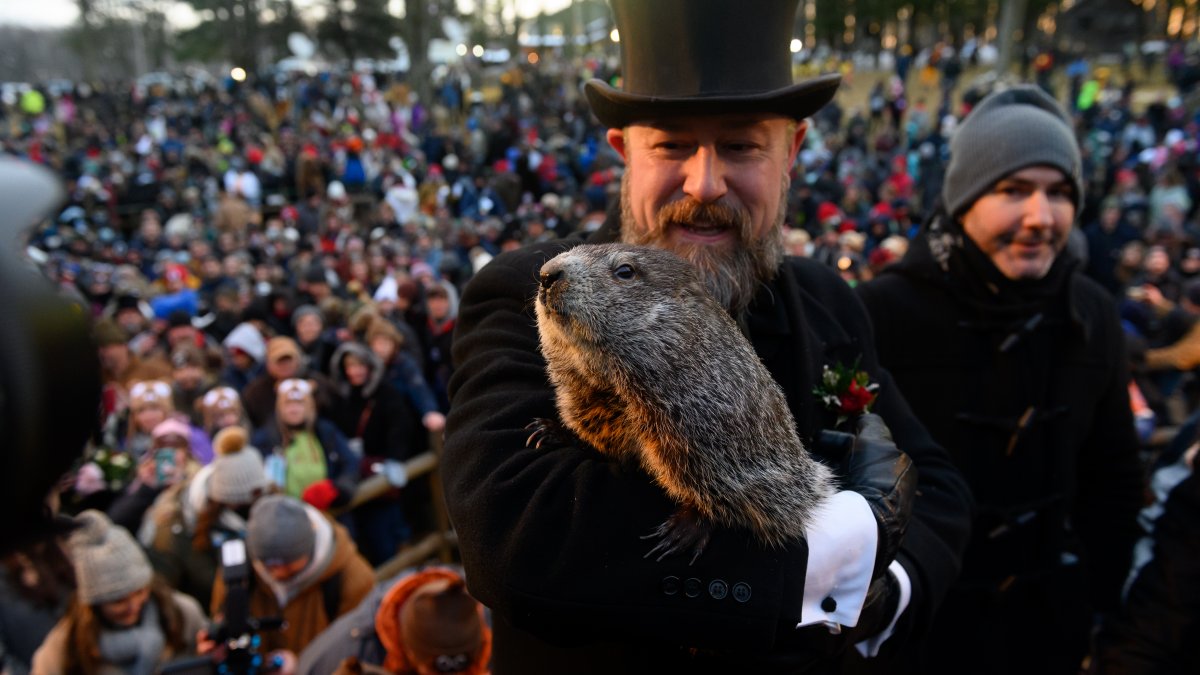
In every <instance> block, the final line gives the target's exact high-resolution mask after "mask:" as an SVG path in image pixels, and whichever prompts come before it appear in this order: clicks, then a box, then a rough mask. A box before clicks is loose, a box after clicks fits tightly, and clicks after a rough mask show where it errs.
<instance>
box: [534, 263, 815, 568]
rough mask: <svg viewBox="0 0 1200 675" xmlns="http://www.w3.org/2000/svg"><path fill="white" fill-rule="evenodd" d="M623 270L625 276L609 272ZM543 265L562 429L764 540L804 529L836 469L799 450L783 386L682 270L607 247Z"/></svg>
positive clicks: (545, 347) (542, 315)
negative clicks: (628, 275) (628, 270)
mask: <svg viewBox="0 0 1200 675" xmlns="http://www.w3.org/2000/svg"><path fill="white" fill-rule="evenodd" d="M622 265H629V266H631V267H632V268H633V270H634V274H635V276H634V278H633V279H631V280H622V279H618V278H617V277H616V276H615V274H614V273H615V272H616V271H617V270H618V269H619V268H620V267H621V266H622ZM541 272H542V278H543V286H542V289H541V290H540V291H539V293H538V298H537V317H538V332H539V336H540V339H541V347H542V353H543V355H544V356H545V358H546V361H547V365H548V372H549V375H550V380H551V382H552V383H553V385H554V387H555V393H556V397H557V406H558V411H559V415H560V416H561V418H562V421H563V424H564V425H565V426H566V427H567V428H568V429H570V430H571V431H573V432H574V433H575V434H576V435H578V436H579V437H580V438H581V439H583V440H584V441H586V442H587V443H589V444H591V445H592V446H594V447H595V448H596V449H597V450H599V451H600V452H601V453H603V454H606V455H609V456H612V457H615V458H618V459H623V460H624V459H630V460H635V461H639V462H640V463H641V465H642V466H643V467H644V468H645V470H646V471H647V472H649V473H650V475H651V476H653V477H654V479H655V480H656V481H657V482H658V484H659V485H661V486H662V487H663V488H664V489H665V490H666V492H667V493H668V494H669V495H670V496H671V497H672V498H673V499H675V500H676V501H678V502H679V503H680V504H681V506H690V507H693V508H695V509H696V510H697V511H698V512H699V513H700V514H701V515H702V516H703V517H704V518H706V519H707V520H709V521H711V522H713V523H717V524H720V525H724V526H742V527H746V528H749V529H750V530H751V531H753V532H754V534H755V535H756V536H757V538H758V539H759V540H760V541H762V542H763V543H765V544H768V545H772V546H779V545H782V544H784V543H786V542H789V541H794V540H796V539H799V538H801V537H803V535H804V529H805V525H806V524H807V523H808V522H809V520H810V519H811V517H812V514H813V511H814V510H815V509H816V507H817V506H818V505H819V504H820V503H821V501H822V500H823V499H825V498H826V497H828V496H829V495H831V494H832V493H833V491H834V488H833V476H832V473H831V472H830V470H829V469H828V468H827V467H826V466H824V465H823V464H821V463H820V462H818V461H816V460H814V459H812V458H811V457H810V456H809V454H808V452H807V451H806V450H805V449H804V446H803V444H802V443H801V442H800V438H799V436H798V435H797V433H796V427H795V422H794V421H793V419H792V416H791V412H790V411H789V409H788V407H787V401H786V399H785V397H784V393H783V390H782V389H781V388H780V387H779V385H778V384H777V383H776V382H775V381H774V380H773V379H772V378H771V375H770V373H769V372H768V371H767V369H766V367H765V366H763V364H762V362H761V361H760V360H759V358H758V355H757V354H756V353H755V352H754V348H753V347H752V346H751V345H750V343H749V341H748V340H746V338H745V337H744V336H743V335H742V333H741V331H740V330H739V329H738V327H737V324H736V323H734V321H733V320H732V319H731V318H730V316H729V314H728V313H727V312H726V311H725V310H724V309H723V308H722V307H721V306H720V305H719V304H718V303H717V302H716V300H714V299H713V298H712V296H710V295H709V294H708V292H707V291H706V290H705V288H704V285H703V283H702V282H701V280H700V279H699V277H698V274H697V272H696V271H695V269H694V268H693V267H692V265H691V264H690V263H688V262H687V261H685V260H684V259H682V258H680V257H678V256H676V255H674V254H672V253H670V252H667V251H663V250H660V249H654V248H648V247H641V246H629V245H624V244H604V245H584V246H577V247H575V248H573V249H571V250H569V251H567V252H565V253H562V254H560V255H559V256H557V257H555V258H554V259H552V260H550V261H549V262H547V263H546V264H545V265H544V266H543V267H542V270H541ZM556 275H557V281H556V282H555V283H553V285H550V284H549V283H548V281H547V279H548V278H554V277H555V276H556Z"/></svg>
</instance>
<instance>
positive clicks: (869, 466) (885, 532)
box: [820, 413, 917, 601]
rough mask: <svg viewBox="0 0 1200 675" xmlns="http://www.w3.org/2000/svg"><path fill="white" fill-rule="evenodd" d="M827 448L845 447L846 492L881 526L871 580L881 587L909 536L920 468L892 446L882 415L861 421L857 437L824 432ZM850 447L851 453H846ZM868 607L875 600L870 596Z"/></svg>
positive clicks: (821, 442)
mask: <svg viewBox="0 0 1200 675" xmlns="http://www.w3.org/2000/svg"><path fill="white" fill-rule="evenodd" d="M820 444H821V445H822V446H824V447H826V448H829V447H834V448H836V446H839V445H841V446H843V452H844V453H845V454H844V458H843V460H842V471H841V475H842V476H844V480H843V484H842V488H843V489H845V490H851V491H854V492H857V493H858V494H860V495H862V496H863V497H864V498H866V500H867V504H869V505H870V506H871V512H872V513H874V514H875V521H876V522H877V523H878V524H879V545H878V547H877V548H876V553H875V568H874V571H873V572H872V574H871V577H872V579H874V580H876V581H878V580H879V579H880V577H881V576H882V575H884V574H885V572H886V570H887V566H888V565H890V564H892V561H893V560H895V558H896V552H897V551H898V550H899V549H900V542H901V541H903V539H904V533H905V532H906V531H907V530H908V519H909V517H910V516H911V515H912V505H913V497H914V496H915V495H916V490H917V468H916V467H915V466H913V464H912V460H911V459H909V457H908V455H906V454H904V453H903V452H901V451H900V449H899V448H897V447H896V444H895V443H894V442H893V441H892V433H891V432H890V431H888V428H887V425H886V424H884V423H883V418H881V417H880V416H879V415H874V414H870V413H868V414H865V415H862V416H861V417H859V419H858V430H857V434H856V435H854V436H850V435H849V434H843V433H839V432H822V434H821V440H820ZM847 446H848V447H847ZM867 599H868V601H870V599H871V598H870V594H869V593H868V598H867Z"/></svg>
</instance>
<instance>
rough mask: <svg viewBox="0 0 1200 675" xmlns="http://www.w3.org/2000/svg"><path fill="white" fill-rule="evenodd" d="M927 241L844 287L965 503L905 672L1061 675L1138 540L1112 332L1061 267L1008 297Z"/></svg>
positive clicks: (990, 277) (1098, 293)
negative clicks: (916, 657)
mask: <svg viewBox="0 0 1200 675" xmlns="http://www.w3.org/2000/svg"><path fill="white" fill-rule="evenodd" d="M950 227H953V226H950ZM939 231H940V232H945V233H946V235H940V234H939V235H937V238H936V241H935V247H934V248H936V249H937V250H938V251H940V252H944V254H943V255H940V256H935V255H934V253H933V248H931V246H930V238H929V235H928V233H923V234H922V235H921V236H920V237H918V238H917V239H916V240H915V241H914V242H913V244H912V247H911V248H910V249H909V252H908V254H907V255H906V257H905V258H904V259H903V260H901V261H900V262H899V263H897V264H896V265H894V266H892V267H890V268H888V270H887V271H886V272H885V273H884V274H882V275H880V276H879V277H878V278H876V279H875V280H873V281H871V282H869V283H866V284H863V285H860V286H859V295H860V297H861V298H862V299H863V301H864V303H865V304H866V306H867V310H868V311H869V312H870V314H871V319H872V321H873V323H874V326H875V331H876V337H877V341H876V344H877V345H878V348H879V359H880V362H881V363H882V364H883V366H884V367H885V368H887V369H888V370H889V371H890V372H891V373H892V374H893V376H894V377H895V378H896V383H897V384H898V385H899V387H900V389H901V391H903V392H904V394H905V396H906V397H907V398H908V400H909V402H910V403H911V404H912V409H913V412H915V413H916V416H917V418H918V419H919V420H921V421H922V422H923V423H924V424H925V425H926V427H927V428H928V429H929V431H930V432H931V433H932V434H933V437H934V438H935V439H937V441H938V442H940V443H941V444H942V445H944V446H945V447H946V448H947V449H948V450H949V451H950V453H951V455H952V456H953V457H954V461H955V463H956V464H957V465H958V466H959V468H961V469H962V471H963V473H964V474H965V476H966V478H967V480H968V481H969V483H970V485H971V489H972V491H973V492H974V494H975V498H976V501H977V503H978V508H979V513H978V515H977V518H976V521H975V525H974V533H973V536H972V541H971V545H970V546H969V548H968V550H967V554H966V557H965V559H964V565H963V573H962V578H961V580H960V582H959V583H958V584H957V585H956V587H955V590H954V592H952V594H951V596H950V597H949V598H948V600H947V602H946V604H945V605H944V606H943V608H942V611H941V613H940V615H939V618H938V622H937V624H936V626H935V629H934V632H933V634H932V635H931V637H930V646H929V648H928V649H926V650H925V654H924V655H923V658H925V659H927V661H926V662H925V663H924V665H923V666H922V668H921V669H920V672H922V673H937V672H961V670H962V668H963V663H964V662H963V660H962V659H965V658H969V659H971V660H970V662H972V663H979V664H988V667H989V668H991V669H992V670H987V671H986V672H997V673H1001V672H1002V673H1013V672H1021V673H1026V674H1028V673H1034V672H1065V671H1063V670H1062V668H1070V667H1072V666H1073V667H1076V668H1077V667H1078V664H1079V659H1080V658H1082V656H1083V652H1082V651H1081V650H1086V642H1087V633H1088V630H1090V624H1091V614H1090V611H1089V610H1104V609H1111V608H1113V607H1115V605H1116V601H1117V597H1118V593H1119V590H1120V587H1121V582H1122V580H1123V578H1124V575H1125V573H1126V571H1127V570H1128V568H1129V560H1130V552H1131V549H1132V546H1133V543H1134V541H1135V539H1136V537H1137V528H1136V522H1135V518H1136V514H1137V510H1138V506H1139V503H1140V501H1141V496H1142V485H1141V483H1142V481H1141V476H1142V472H1141V469H1140V466H1139V464H1138V456H1137V449H1138V444H1137V438H1136V435H1135V432H1134V426H1133V418H1132V413H1131V411H1130V407H1129V397H1128V382H1129V376H1128V372H1127V368H1126V363H1125V358H1126V357H1125V352H1124V347H1123V344H1124V341H1123V334H1122V331H1121V326H1120V324H1119V322H1118V319H1117V313H1116V309H1115V307H1114V305H1113V301H1112V299H1111V298H1110V297H1109V294H1108V293H1107V292H1106V291H1104V289H1102V288H1101V287H1100V286H1099V285H1098V284H1097V283H1095V282H1094V281H1092V280H1091V279H1088V278H1086V277H1084V276H1083V275H1082V274H1079V273H1077V272H1074V271H1073V270H1072V269H1071V268H1070V267H1069V265H1070V264H1071V263H1070V262H1069V261H1068V259H1066V258H1063V257H1062V256H1060V260H1059V261H1058V262H1056V263H1055V266H1054V267H1053V268H1052V269H1051V272H1050V274H1049V275H1048V276H1047V277H1046V279H1045V280H1043V281H1044V283H1041V282H1039V283H1040V285H1037V286H1036V287H1029V286H1021V287H1020V289H1021V290H1020V292H1019V293H1018V292H1016V288H1017V287H1015V286H1007V285H1005V282H1004V281H1003V280H1002V279H999V278H998V275H999V272H998V271H996V270H995V268H994V266H991V263H990V261H987V262H986V265H985V264H983V262H982V261H983V260H984V259H985V257H983V254H982V252H979V251H978V249H973V248H970V247H969V246H968V245H963V244H961V243H959V244H953V245H951V244H949V242H951V241H954V242H961V241H962V239H959V238H956V237H953V236H950V237H949V238H946V236H948V230H939ZM943 264H944V265H945V266H944V267H943ZM994 289H1001V290H1000V291H999V292H998V293H999V294H997V291H996V290H994ZM1035 291H1036V292H1035ZM1068 523H1069V524H1068ZM1085 570H1086V572H1085ZM1085 583H1089V585H1090V587H1089V588H1085V587H1084V584H1085ZM1043 648H1045V650H1047V651H1039V650H1042V649H1043ZM1054 654H1056V655H1057V658H1058V659H1061V660H1057V661H1056V658H1055V657H1053V656H1051V655H1054ZM930 659H936V660H937V661H938V663H934V662H933V661H932V660H930ZM1064 663H1066V664H1067V665H1064ZM979 672H985V671H984V670H980V671H979Z"/></svg>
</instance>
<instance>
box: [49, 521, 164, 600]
mask: <svg viewBox="0 0 1200 675" xmlns="http://www.w3.org/2000/svg"><path fill="white" fill-rule="evenodd" d="M75 522H76V523H78V524H79V527H78V528H77V529H75V530H74V531H72V532H71V535H70V537H69V538H68V539H67V545H68V547H69V548H70V551H71V560H72V562H73V563H74V564H75V583H76V585H77V588H76V592H77V593H78V594H79V599H80V600H81V601H82V602H84V603H85V604H88V605H102V604H104V603H106V602H113V601H114V600H120V599H121V598H124V597H125V596H127V595H129V594H130V593H133V592H134V591H139V590H141V589H143V588H145V587H147V586H149V585H150V579H151V577H152V576H153V574H154V573H153V570H151V569H150V562H149V561H148V560H147V559H146V554H145V553H144V552H142V549H141V547H139V546H138V545H137V542H135V541H134V540H133V536H132V535H130V534H129V532H127V531H126V530H125V528H123V527H119V526H117V525H114V524H113V522H112V521H111V520H109V519H108V516H106V515H104V514H103V513H101V512H100V511H95V510H88V511H84V512H83V513H81V514H79V515H78V516H76V517H75Z"/></svg>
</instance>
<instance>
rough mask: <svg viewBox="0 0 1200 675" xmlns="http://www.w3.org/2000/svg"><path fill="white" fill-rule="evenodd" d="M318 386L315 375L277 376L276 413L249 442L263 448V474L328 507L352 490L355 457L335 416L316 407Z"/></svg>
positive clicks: (295, 494) (289, 491) (287, 489)
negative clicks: (280, 378)
mask: <svg viewBox="0 0 1200 675" xmlns="http://www.w3.org/2000/svg"><path fill="white" fill-rule="evenodd" d="M316 387H317V385H316V383H315V382H314V381H313V380H301V379H298V378H289V379H286V380H283V381H282V382H280V383H279V386H278V387H277V394H276V405H275V413H274V414H273V415H271V416H270V417H269V418H268V419H267V422H266V423H265V424H263V425H262V426H260V427H258V429H256V430H255V431H254V435H253V437H252V439H251V443H252V444H253V445H254V446H255V447H257V448H259V449H260V450H261V451H262V452H263V453H264V456H265V462H264V463H265V466H266V470H267V476H268V477H269V478H270V479H271V481H272V482H274V483H275V485H277V486H278V487H279V488H281V489H282V490H283V492H284V493H285V494H288V495H291V496H293V497H296V498H305V499H308V498H309V497H310V496H311V497H313V498H314V502H315V504H316V505H317V506H318V508H320V509H327V508H329V507H331V506H340V505H341V504H343V503H345V502H347V501H349V499H350V498H351V496H353V493H354V488H355V484H356V483H357V477H358V461H357V460H356V458H355V457H354V455H353V453H352V452H351V449H350V447H349V445H348V444H347V441H346V437H345V436H344V435H343V434H342V433H341V431H339V430H338V428H337V426H336V425H335V424H334V422H332V421H331V420H329V419H326V418H325V417H324V416H322V415H320V414H319V413H318V411H317V405H316V398H315V389H316ZM314 485H317V486H318V487H317V488H316V489H315V490H314V491H313V492H309V488H312V487H313V486H314Z"/></svg>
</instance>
